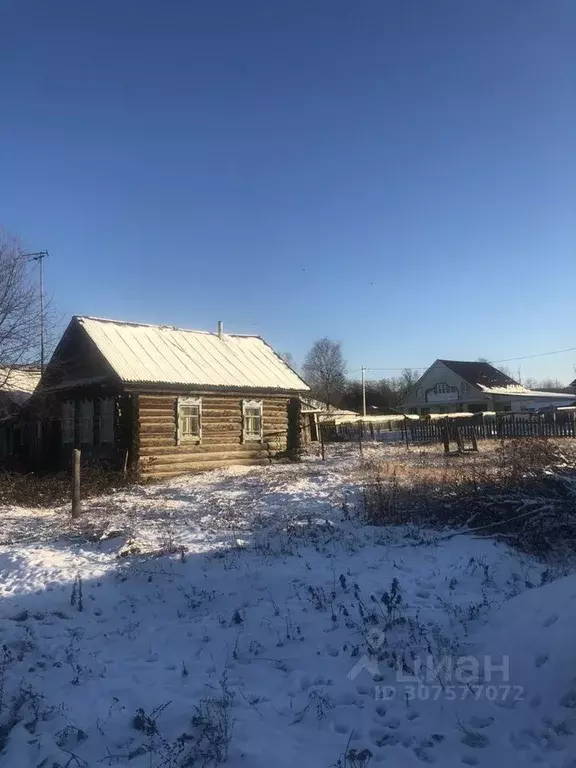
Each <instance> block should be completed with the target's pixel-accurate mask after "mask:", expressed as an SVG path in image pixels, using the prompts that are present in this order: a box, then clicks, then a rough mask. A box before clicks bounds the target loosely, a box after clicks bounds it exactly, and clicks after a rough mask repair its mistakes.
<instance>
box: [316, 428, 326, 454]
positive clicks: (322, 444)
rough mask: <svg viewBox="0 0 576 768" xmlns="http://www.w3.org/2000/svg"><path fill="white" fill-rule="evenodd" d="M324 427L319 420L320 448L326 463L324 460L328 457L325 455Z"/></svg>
mask: <svg viewBox="0 0 576 768" xmlns="http://www.w3.org/2000/svg"><path fill="white" fill-rule="evenodd" d="M323 426H324V425H323V424H322V422H321V421H320V420H319V421H318V432H319V433H320V448H321V449H322V461H324V459H325V458H326V455H325V453H324V429H323Z"/></svg>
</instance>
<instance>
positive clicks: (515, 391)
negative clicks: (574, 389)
mask: <svg viewBox="0 0 576 768" xmlns="http://www.w3.org/2000/svg"><path fill="white" fill-rule="evenodd" d="M480 389H481V390H482V391H483V392H486V394H488V395H508V396H511V397H545V398H546V399H547V400H556V399H558V400H562V399H567V400H574V399H575V395H573V394H570V393H569V392H543V391H540V390H537V389H527V388H526V387H523V386H522V385H518V386H509V387H483V386H480Z"/></svg>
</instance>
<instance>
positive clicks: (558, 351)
mask: <svg viewBox="0 0 576 768" xmlns="http://www.w3.org/2000/svg"><path fill="white" fill-rule="evenodd" d="M575 351H576V347H567V348H566V349H556V350H554V351H553V352H538V353H536V354H535V355H522V356H521V357H505V358H502V359H501V360H488V362H489V363H512V362H514V361H515V360H531V359H533V358H535V357H547V356H548V355H561V354H563V353H564V352H575ZM363 367H364V369H365V370H367V371H405V370H406V369H407V368H412V369H415V370H425V369H427V368H429V367H430V366H429V365H404V366H402V368H372V366H363ZM361 370H362V368H355V369H354V370H353V371H350V373H357V372H358V371H361Z"/></svg>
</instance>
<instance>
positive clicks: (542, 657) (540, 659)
mask: <svg viewBox="0 0 576 768" xmlns="http://www.w3.org/2000/svg"><path fill="white" fill-rule="evenodd" d="M547 661H548V654H547V653H539V654H538V655H537V656H536V658H535V659H534V665H535V666H536V667H543V666H544V664H546V662H547Z"/></svg>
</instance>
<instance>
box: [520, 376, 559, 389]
mask: <svg viewBox="0 0 576 768" xmlns="http://www.w3.org/2000/svg"><path fill="white" fill-rule="evenodd" d="M524 386H525V387H527V388H528V389H537V390H538V389H543V390H547V389H552V390H554V389H563V388H564V386H565V385H564V384H562V382H561V381H560V379H541V380H540V381H539V380H538V379H534V378H529V379H526V380H525V381H524Z"/></svg>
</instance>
